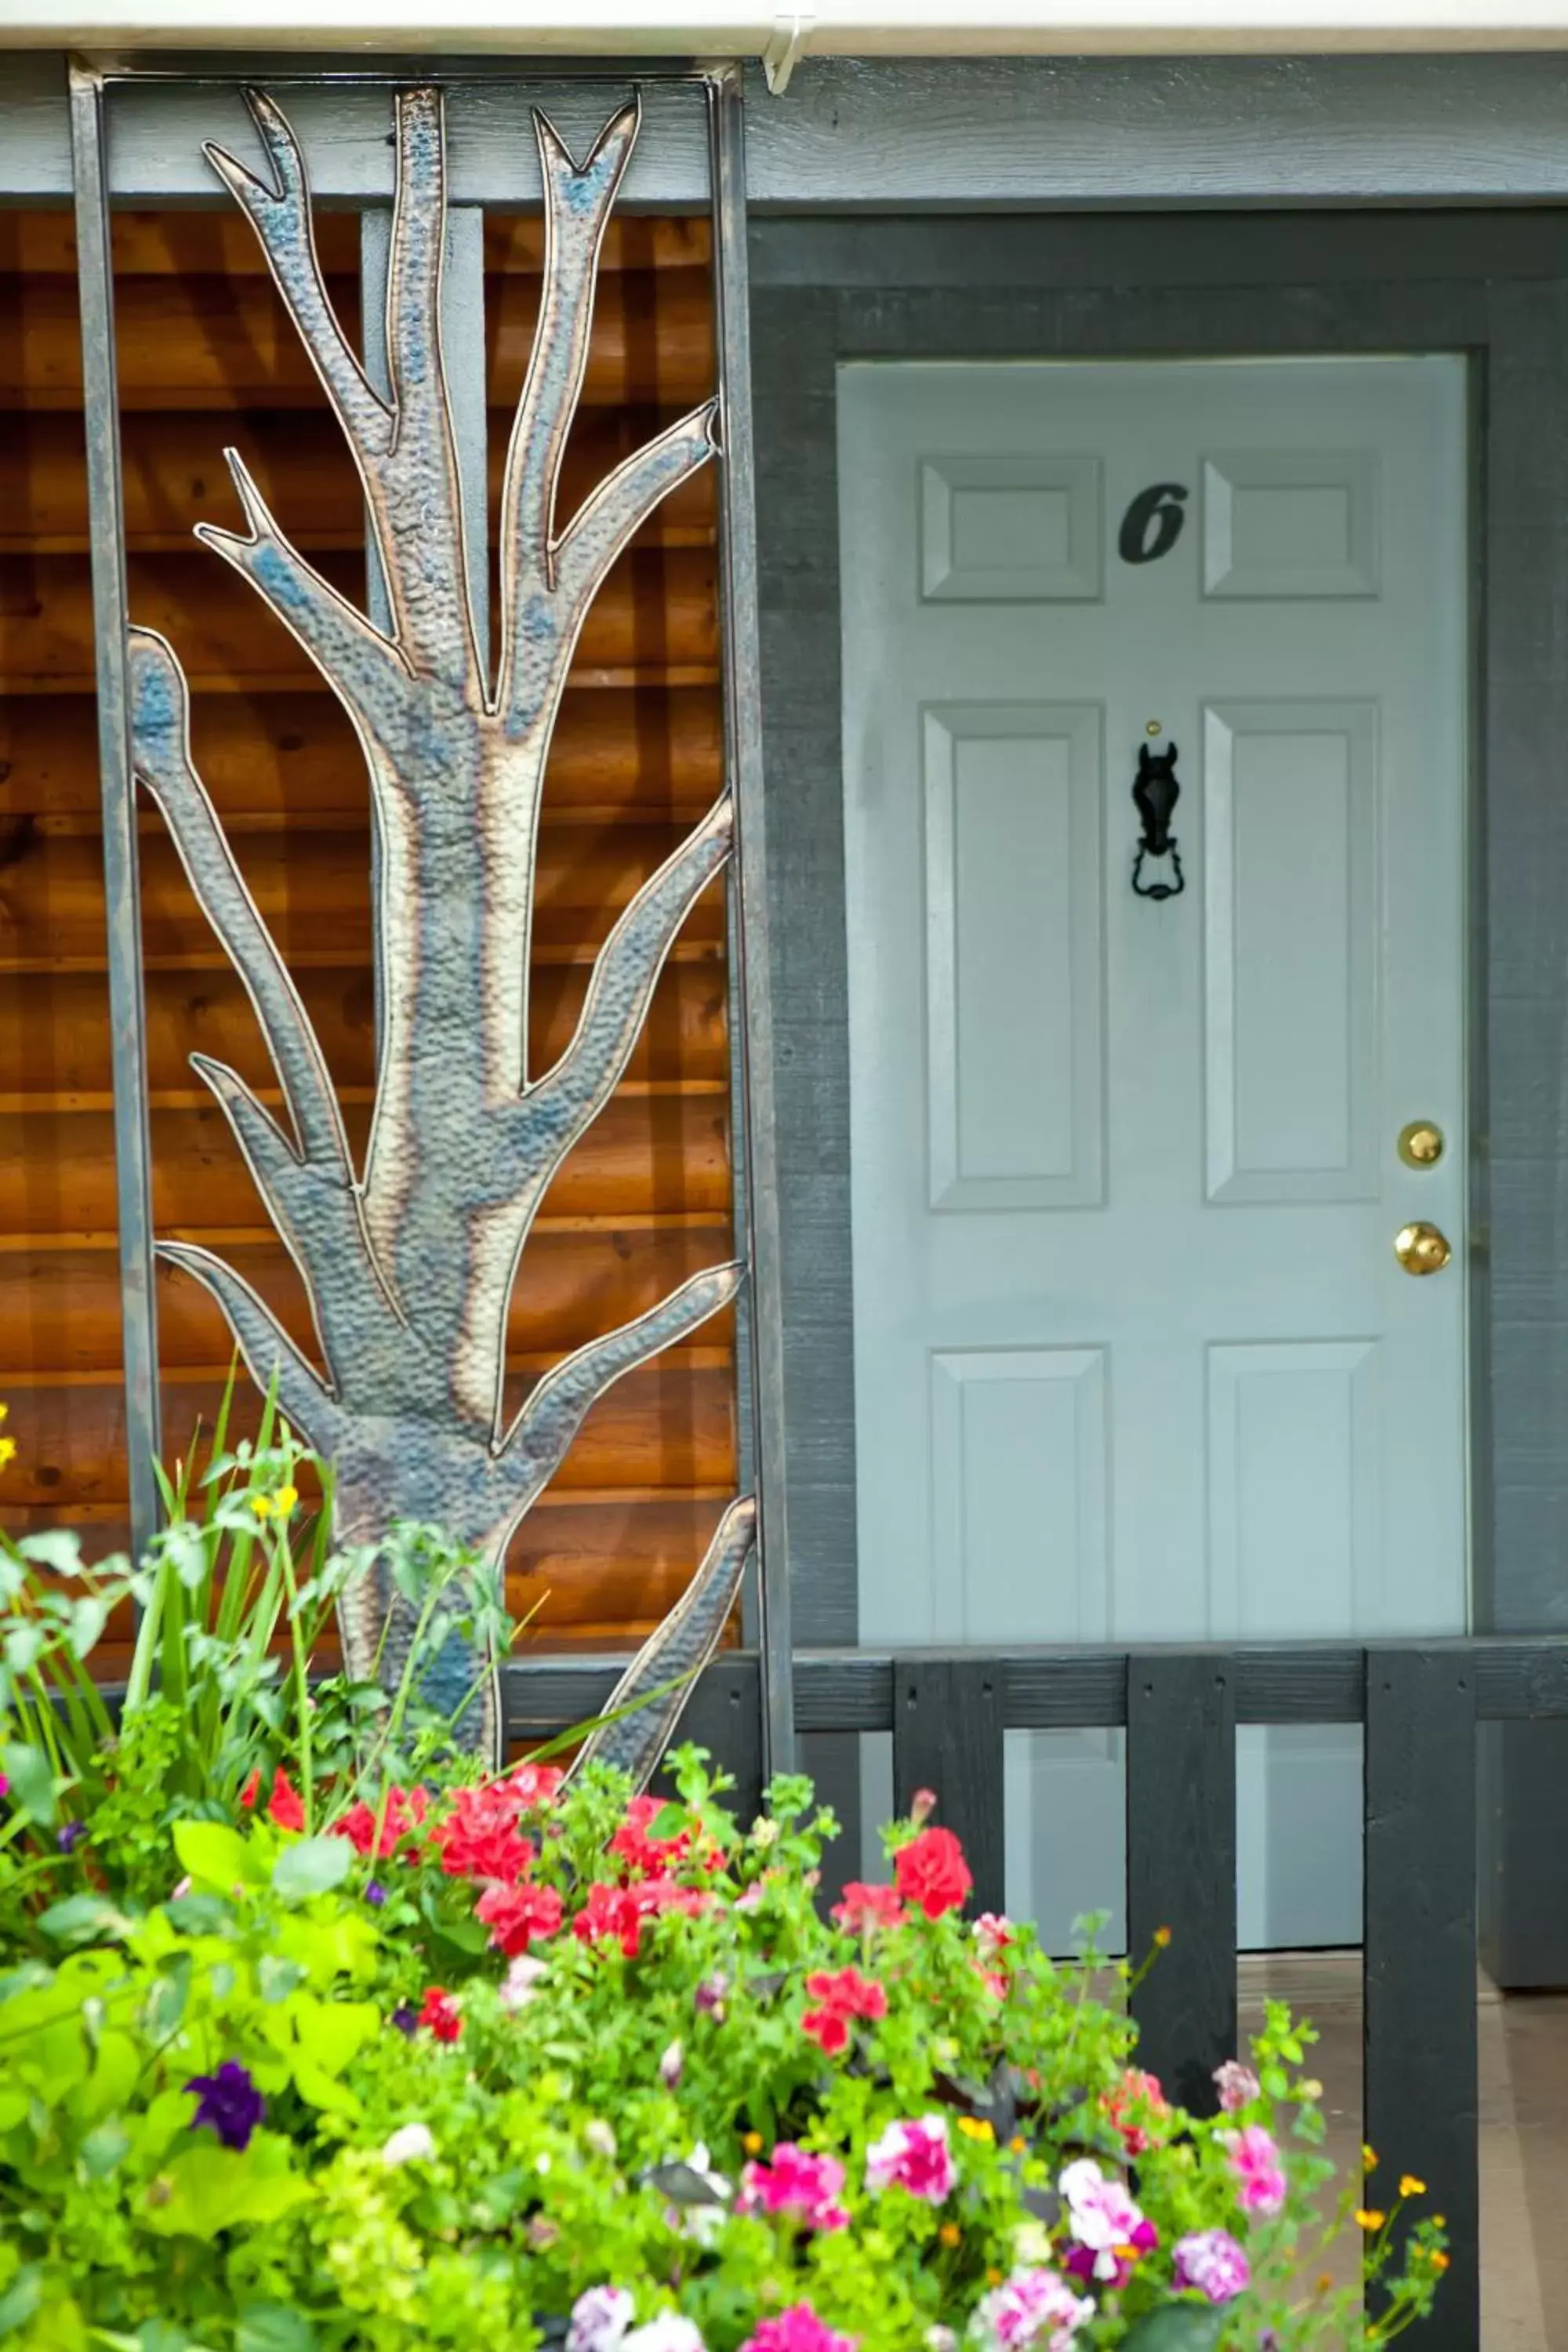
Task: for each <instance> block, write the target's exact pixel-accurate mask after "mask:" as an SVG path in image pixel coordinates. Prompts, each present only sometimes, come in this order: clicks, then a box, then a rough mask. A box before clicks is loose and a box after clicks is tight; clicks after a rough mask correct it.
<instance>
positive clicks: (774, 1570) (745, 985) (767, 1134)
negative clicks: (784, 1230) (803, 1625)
mask: <svg viewBox="0 0 1568 2352" xmlns="http://www.w3.org/2000/svg"><path fill="white" fill-rule="evenodd" d="M708 124H709V172H710V193H711V197H712V210H713V289H714V300H715V307H716V310H717V316H718V342H719V411H720V424H721V444H722V453H721V457H720V461H719V463H720V476H719V577H720V591H721V599H722V607H721V611H722V624H723V638H724V732H725V750H726V753H727V764H728V768H729V773H730V780H731V790H732V791H733V793H734V795H735V872H736V875H737V877H738V884H737V888H736V892H735V902H736V906H737V910H738V918H739V919H738V925H737V941H736V954H737V960H738V963H739V967H740V978H741V991H740V993H741V1000H742V1012H743V1015H744V1017H743V1019H742V1023H741V1026H740V1032H739V1034H738V1035H737V1036H736V1037H735V1038H734V1039H733V1040H732V1050H733V1051H734V1052H735V1053H737V1054H738V1055H740V1057H741V1072H742V1092H743V1099H744V1105H745V1122H744V1132H743V1136H742V1152H743V1165H744V1171H745V1196H744V1197H745V1212H746V1215H747V1220H748V1226H749V1238H750V1243H751V1251H750V1261H751V1286H750V1300H749V1309H750V1314H749V1320H750V1342H751V1349H750V1353H751V1368H752V1427H753V1432H754V1443H755V1462H756V1481H757V1505H758V1528H757V1614H758V1619H759V1626H758V1632H759V1636H760V1639H759V1648H760V1651H761V1654H762V1666H763V1672H762V1709H763V1769H764V1771H765V1772H767V1773H773V1772H784V1771H789V1770H790V1769H793V1766H794V1762H795V1704H794V1697H795V1695H794V1690H793V1687H792V1677H793V1672H794V1645H793V1642H792V1639H791V1633H790V1591H789V1570H790V1557H789V1531H788V1521H787V1503H786V1496H785V1486H784V1288H783V1282H782V1278H781V1265H780V1230H779V1198H778V1122H777V1111H776V1107H775V1104H774V1100H773V1005H772V993H771V978H770V971H769V954H768V865H767V830H766V812H765V809H764V806H763V719H762V689H761V646H760V636H759V628H758V620H757V519H756V499H755V482H754V466H753V457H752V349H751V326H750V320H749V318H748V314H747V305H748V290H747V268H746V154H745V118H744V100H743V89H742V69H741V68H740V67H739V66H738V65H735V66H727V67H725V68H722V69H721V71H719V72H717V73H715V74H714V75H712V76H711V77H710V79H709V82H708Z"/></svg>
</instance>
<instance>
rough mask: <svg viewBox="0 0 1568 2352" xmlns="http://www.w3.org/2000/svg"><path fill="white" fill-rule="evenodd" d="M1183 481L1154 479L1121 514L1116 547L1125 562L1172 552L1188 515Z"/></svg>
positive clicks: (1156, 559) (1151, 559) (1148, 560)
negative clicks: (1159, 480)
mask: <svg viewBox="0 0 1568 2352" xmlns="http://www.w3.org/2000/svg"><path fill="white" fill-rule="evenodd" d="M1186 500H1187V488H1186V485H1185V483H1184V482H1152V483H1151V484H1150V486H1149V488H1147V489H1146V490H1140V491H1139V493H1138V495H1137V497H1136V498H1135V499H1133V501H1132V503H1131V506H1130V507H1129V508H1128V509H1127V512H1126V513H1125V514H1124V515H1123V516H1122V518H1121V530H1120V531H1119V532H1118V534H1117V540H1116V551H1117V553H1118V555H1120V556H1121V561H1122V562H1123V563H1158V562H1159V561H1160V558H1161V557H1162V556H1163V555H1169V553H1170V552H1171V550H1172V548H1173V547H1174V545H1175V543H1176V541H1177V540H1179V539H1180V537H1181V535H1182V525H1183V524H1184V522H1185V521H1186V519H1187V507H1186Z"/></svg>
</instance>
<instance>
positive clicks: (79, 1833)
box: [55, 1822, 87, 1853]
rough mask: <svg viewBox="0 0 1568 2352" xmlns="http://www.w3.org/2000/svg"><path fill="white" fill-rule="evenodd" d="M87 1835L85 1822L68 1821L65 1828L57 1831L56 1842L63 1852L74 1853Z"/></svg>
mask: <svg viewBox="0 0 1568 2352" xmlns="http://www.w3.org/2000/svg"><path fill="white" fill-rule="evenodd" d="M86 1835H87V1823H86V1822H66V1824H65V1826H64V1828H63V1829H59V1830H57V1831H56V1832H55V1843H56V1844H57V1845H58V1848H59V1850H60V1852H61V1853H74V1852H75V1851H76V1849H77V1847H78V1846H79V1844H80V1843H81V1842H82V1840H83V1838H84V1837H85V1836H86Z"/></svg>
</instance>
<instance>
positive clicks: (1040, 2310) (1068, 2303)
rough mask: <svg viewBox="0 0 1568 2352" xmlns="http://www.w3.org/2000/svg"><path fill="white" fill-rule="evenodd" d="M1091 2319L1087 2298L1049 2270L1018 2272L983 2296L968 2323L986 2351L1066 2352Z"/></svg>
mask: <svg viewBox="0 0 1568 2352" xmlns="http://www.w3.org/2000/svg"><path fill="white" fill-rule="evenodd" d="M1093 2317H1094V2305H1093V2303H1092V2302H1091V2301H1090V2300H1089V2296H1088V2295H1079V2294H1074V2292H1073V2290H1072V2288H1071V2287H1070V2286H1069V2285H1068V2283H1067V2281H1066V2279H1064V2278H1059V2277H1058V2274H1057V2273H1056V2272H1055V2271H1053V2270H1045V2269H1040V2270H1016V2271H1014V2272H1013V2273H1011V2275H1010V2276H1009V2277H1007V2278H1005V2279H1004V2280H1003V2282H1002V2284H1001V2285H1000V2286H998V2287H994V2288H993V2289H992V2291H991V2293H990V2294H986V2295H982V2297H981V2299H980V2301H979V2303H978V2305H976V2306H975V2312H974V2318H973V2322H972V2325H973V2330H974V2333H975V2335H976V2336H978V2337H979V2339H980V2341H981V2343H982V2345H983V2346H984V2347H987V2352H1024V2347H1031V2352H1070V2347H1071V2344H1072V2340H1073V2337H1074V2336H1075V2335H1076V2333H1077V2331H1078V2330H1079V2328H1080V2327H1081V2326H1083V2324H1084V2321H1085V2320H1086V2319H1092V2318H1093Z"/></svg>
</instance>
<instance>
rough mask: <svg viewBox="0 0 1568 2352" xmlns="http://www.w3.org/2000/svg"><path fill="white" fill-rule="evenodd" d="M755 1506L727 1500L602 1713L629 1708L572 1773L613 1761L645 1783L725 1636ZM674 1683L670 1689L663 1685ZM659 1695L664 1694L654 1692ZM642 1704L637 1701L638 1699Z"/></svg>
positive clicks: (593, 1738) (588, 1742)
mask: <svg viewBox="0 0 1568 2352" xmlns="http://www.w3.org/2000/svg"><path fill="white" fill-rule="evenodd" d="M756 1534H757V1507H756V1504H755V1502H754V1501H753V1500H752V1497H751V1496H749V1495H745V1496H742V1498H741V1500H740V1501H739V1502H736V1503H731V1506H730V1507H729V1509H728V1510H727V1511H726V1512H725V1514H724V1516H723V1517H722V1518H721V1520H720V1522H719V1525H718V1527H717V1528H716V1529H715V1530H714V1535H713V1540H712V1542H711V1543H710V1545H709V1547H708V1549H707V1552H706V1554H705V1556H704V1558H703V1561H702V1565H701V1567H700V1569H699V1570H698V1571H697V1573H696V1575H695V1576H694V1577H693V1578H692V1580H691V1581H690V1583H689V1585H688V1586H687V1588H686V1590H685V1591H684V1592H683V1593H682V1594H681V1596H680V1599H679V1601H677V1602H676V1604H675V1607H674V1608H673V1609H672V1610H671V1611H670V1612H669V1614H668V1617H667V1618H666V1619H665V1621H664V1622H663V1624H662V1625H659V1626H658V1627H657V1628H656V1629H655V1631H654V1632H653V1633H651V1634H650V1635H649V1636H648V1639H647V1641H646V1642H645V1643H644V1644H643V1646H642V1648H641V1649H640V1650H639V1651H638V1652H637V1656H636V1657H635V1658H634V1659H633V1660H632V1662H631V1664H630V1665H629V1666H628V1667H627V1668H626V1673H625V1674H624V1675H622V1676H621V1679H620V1681H619V1682H618V1683H617V1684H616V1687H615V1689H614V1690H613V1691H612V1692H611V1693H610V1696H609V1697H608V1698H607V1699H606V1700H605V1709H604V1711H605V1715H607V1716H609V1715H615V1714H616V1713H617V1712H618V1711H619V1710H620V1709H621V1708H623V1707H628V1706H629V1707H630V1708H631V1709H632V1710H633V1711H632V1713H631V1714H629V1715H623V1716H622V1717H621V1719H620V1721H619V1722H618V1723H606V1724H605V1726H604V1727H603V1728H602V1729H601V1730H598V1731H595V1732H594V1733H592V1734H591V1735H590V1736H589V1738H587V1739H585V1740H584V1743H583V1745H582V1747H581V1748H579V1749H578V1751H577V1755H576V1758H575V1760H574V1763H573V1766H572V1770H573V1772H574V1773H576V1772H580V1771H581V1770H582V1769H583V1767H584V1764H590V1763H593V1764H612V1765H614V1766H615V1767H616V1769H617V1770H618V1771H622V1772H629V1773H630V1775H631V1778H632V1785H633V1787H634V1788H636V1789H643V1788H646V1787H647V1783H648V1781H649V1780H652V1778H653V1775H654V1772H655V1771H656V1769H658V1761H659V1759H660V1757H661V1756H662V1755H663V1754H664V1751H665V1749H666V1748H667V1747H668V1744H669V1740H670V1737H671V1735H672V1733H673V1732H674V1730H675V1727H676V1725H677V1724H678V1723H679V1720H680V1714H681V1709H682V1708H683V1707H684V1706H685V1705H686V1702H687V1700H688V1699H689V1697H690V1696H691V1689H692V1685H693V1684H694V1683H695V1681H696V1679H697V1677H698V1675H700V1673H701V1672H702V1669H703V1667H704V1666H705V1665H706V1664H708V1661H709V1659H710V1657H711V1656H712V1655H713V1653H714V1651H715V1650H716V1649H717V1648H718V1646H719V1643H720V1642H721V1640H722V1638H723V1633H724V1628H725V1626H726V1625H727V1624H728V1623H729V1622H730V1612H731V1610H732V1609H733V1608H734V1606H735V1601H736V1598H737V1596H738V1594H739V1592H740V1590H741V1578H742V1575H743V1573H744V1571H745V1566H746V1559H747V1555H748V1554H749V1553H750V1551H751V1549H752V1544H753V1543H754V1542H755V1540H756ZM670 1682H675V1683H677V1684H678V1687H677V1688H676V1689H675V1690H668V1689H667V1688H666V1687H665V1685H667V1684H668V1683H670ZM656 1692H661V1693H662V1694H663V1695H662V1696H658V1697H656V1696H654V1694H655V1693H656ZM639 1702H640V1704H639Z"/></svg>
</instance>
